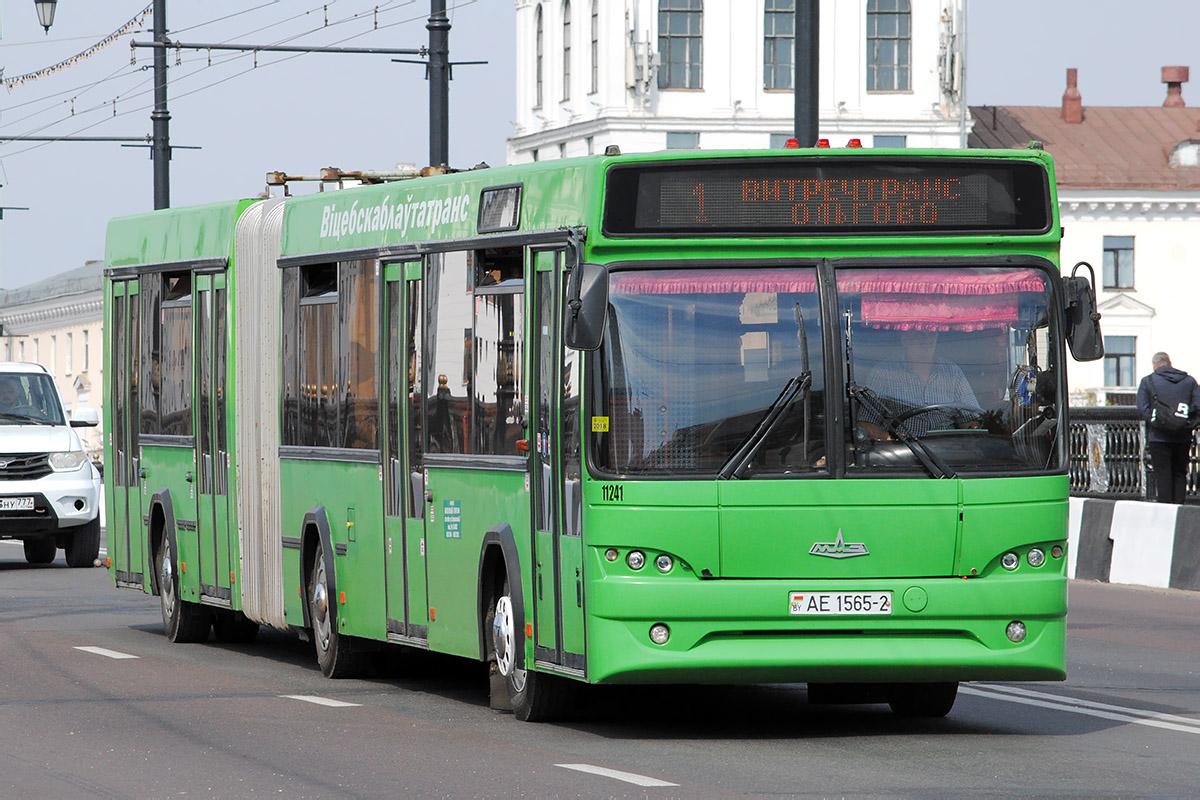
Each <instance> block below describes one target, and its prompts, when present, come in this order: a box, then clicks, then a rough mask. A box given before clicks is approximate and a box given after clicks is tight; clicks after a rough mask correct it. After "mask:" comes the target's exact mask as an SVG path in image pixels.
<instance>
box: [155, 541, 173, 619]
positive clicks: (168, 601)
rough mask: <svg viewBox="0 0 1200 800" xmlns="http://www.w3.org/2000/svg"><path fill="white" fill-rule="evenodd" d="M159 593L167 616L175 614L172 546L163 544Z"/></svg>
mask: <svg viewBox="0 0 1200 800" xmlns="http://www.w3.org/2000/svg"><path fill="white" fill-rule="evenodd" d="M158 583H159V591H160V592H161V593H162V597H163V601H164V603H163V607H164V608H166V610H167V614H168V615H170V614H173V613H174V612H175V569H174V567H172V566H171V545H170V544H168V543H167V542H166V541H164V542H163V558H162V568H161V569H160V570H159V581H158Z"/></svg>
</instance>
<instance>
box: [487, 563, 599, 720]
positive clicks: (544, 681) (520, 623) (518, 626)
mask: <svg viewBox="0 0 1200 800" xmlns="http://www.w3.org/2000/svg"><path fill="white" fill-rule="evenodd" d="M514 609H515V607H514V606H513V603H512V595H511V590H510V588H509V583H508V578H507V577H505V579H504V589H503V590H502V592H501V593H500V595H499V596H498V597H496V598H495V599H494V600H493V601H492V607H491V608H490V609H489V611H488V615H487V619H486V620H485V624H486V625H487V626H488V629H489V630H488V633H487V636H488V637H489V641H490V642H491V647H490V648H489V653H488V655H489V660H491V661H492V663H493V664H494V666H495V669H496V670H497V671H498V672H499V673H500V674H501V675H502V676H504V686H505V688H506V689H507V690H508V699H509V702H510V704H511V705H512V710H513V714H515V715H516V717H517V719H519V720H521V721H522V722H549V721H551V720H556V719H561V718H562V717H563V716H564V715H565V714H566V713H567V711H568V710H569V709H570V707H571V706H572V705H573V702H574V699H575V690H576V688H577V687H576V686H575V684H574V683H572V682H571V681H568V680H566V679H565V678H560V677H559V676H557V675H549V674H547V673H544V672H533V671H532V670H526V669H521V668H519V667H517V666H516V663H517V659H516V648H518V647H521V646H523V644H518V641H519V637H520V635H521V634H522V633H523V631H524V627H525V622H524V620H520V619H517V618H516V612H515V610H514Z"/></svg>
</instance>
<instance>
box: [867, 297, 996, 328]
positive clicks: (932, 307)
mask: <svg viewBox="0 0 1200 800" xmlns="http://www.w3.org/2000/svg"><path fill="white" fill-rule="evenodd" d="M862 318H863V322H864V323H866V324H867V325H869V326H870V327H872V328H887V329H890V330H899V331H910V330H922V331H948V330H956V331H981V330H984V329H986V328H1003V327H1005V326H1007V325H1011V324H1013V323H1015V322H1016V321H1017V295H1015V294H994V295H977V296H974V297H971V296H967V297H963V296H958V297H946V296H944V295H943V296H940V297H939V296H930V295H919V294H894V295H883V294H875V295H867V296H864V297H863V299H862Z"/></svg>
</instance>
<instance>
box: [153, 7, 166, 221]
mask: <svg viewBox="0 0 1200 800" xmlns="http://www.w3.org/2000/svg"><path fill="white" fill-rule="evenodd" d="M151 13H152V14H153V15H154V43H155V44H156V45H158V46H157V47H155V48H154V111H153V112H151V114H150V120H151V123H152V126H153V127H152V136H153V142H152V143H151V145H150V160H151V161H152V162H153V164H154V208H155V210H157V209H160V208H170V207H171V143H170V140H171V137H170V133H169V131H168V123H169V122H170V119H171V115H170V114H169V113H167V47H166V43H167V0H154V8H153V10H152V12H151Z"/></svg>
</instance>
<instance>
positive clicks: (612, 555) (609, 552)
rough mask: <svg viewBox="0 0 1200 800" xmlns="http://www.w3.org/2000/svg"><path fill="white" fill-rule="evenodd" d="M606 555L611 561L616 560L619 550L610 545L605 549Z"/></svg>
mask: <svg viewBox="0 0 1200 800" xmlns="http://www.w3.org/2000/svg"><path fill="white" fill-rule="evenodd" d="M604 557H605V558H606V559H608V560H609V561H616V560H617V550H616V548H615V547H610V548H608V549H607V550H605V551H604Z"/></svg>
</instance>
